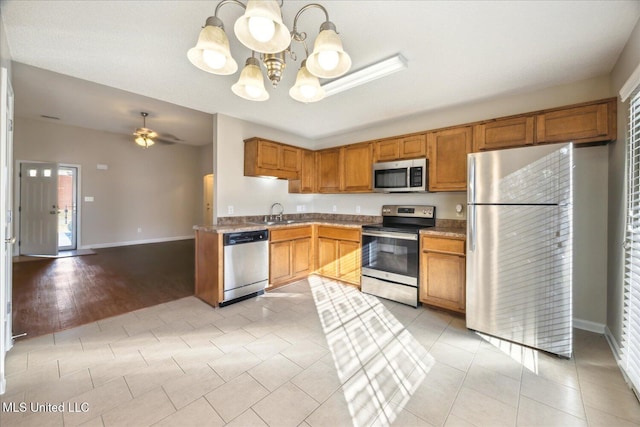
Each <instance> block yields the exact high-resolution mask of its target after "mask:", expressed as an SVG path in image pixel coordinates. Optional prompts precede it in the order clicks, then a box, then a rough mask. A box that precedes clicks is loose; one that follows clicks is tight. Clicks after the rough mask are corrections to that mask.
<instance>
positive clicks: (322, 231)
mask: <svg viewBox="0 0 640 427" xmlns="http://www.w3.org/2000/svg"><path fill="white" fill-rule="evenodd" d="M318 237H325V238H328V239H334V240H351V241H353V242H359V241H360V230H358V229H355V228H338V227H329V226H325V225H319V226H318Z"/></svg>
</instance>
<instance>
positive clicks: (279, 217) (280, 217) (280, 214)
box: [269, 202, 284, 221]
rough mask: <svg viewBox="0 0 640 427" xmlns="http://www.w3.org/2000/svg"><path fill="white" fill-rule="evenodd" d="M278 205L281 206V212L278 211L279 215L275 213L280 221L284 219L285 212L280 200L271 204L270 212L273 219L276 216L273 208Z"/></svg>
mask: <svg viewBox="0 0 640 427" xmlns="http://www.w3.org/2000/svg"><path fill="white" fill-rule="evenodd" d="M276 206H280V212H279V213H278V215H275V216H277V218H278V221H282V213H283V212H284V207H283V206H282V205H281V204H280V203H278V202H276V203H274V204H272V205H271V211H270V212H269V213H270V214H271V220H272V221H273V217H274V214H273V208H275V207H276Z"/></svg>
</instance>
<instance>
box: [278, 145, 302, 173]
mask: <svg viewBox="0 0 640 427" xmlns="http://www.w3.org/2000/svg"><path fill="white" fill-rule="evenodd" d="M279 161H280V163H279V167H278V168H279V169H281V170H285V171H289V172H298V171H299V170H300V149H299V148H295V147H289V146H286V145H281V146H280V153H279Z"/></svg>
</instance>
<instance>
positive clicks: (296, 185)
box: [289, 150, 316, 193]
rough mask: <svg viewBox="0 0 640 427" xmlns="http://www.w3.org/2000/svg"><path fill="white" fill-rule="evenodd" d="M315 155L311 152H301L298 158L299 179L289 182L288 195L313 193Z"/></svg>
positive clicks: (314, 188) (314, 184)
mask: <svg viewBox="0 0 640 427" xmlns="http://www.w3.org/2000/svg"><path fill="white" fill-rule="evenodd" d="M315 191H316V155H315V152H313V151H311V150H302V154H301V156H300V178H299V179H294V180H290V181H289V193H315Z"/></svg>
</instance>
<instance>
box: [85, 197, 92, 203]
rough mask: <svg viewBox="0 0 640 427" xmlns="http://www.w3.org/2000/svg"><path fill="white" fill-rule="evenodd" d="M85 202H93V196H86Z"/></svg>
mask: <svg viewBox="0 0 640 427" xmlns="http://www.w3.org/2000/svg"><path fill="white" fill-rule="evenodd" d="M84 201H85V202H93V196H84Z"/></svg>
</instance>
